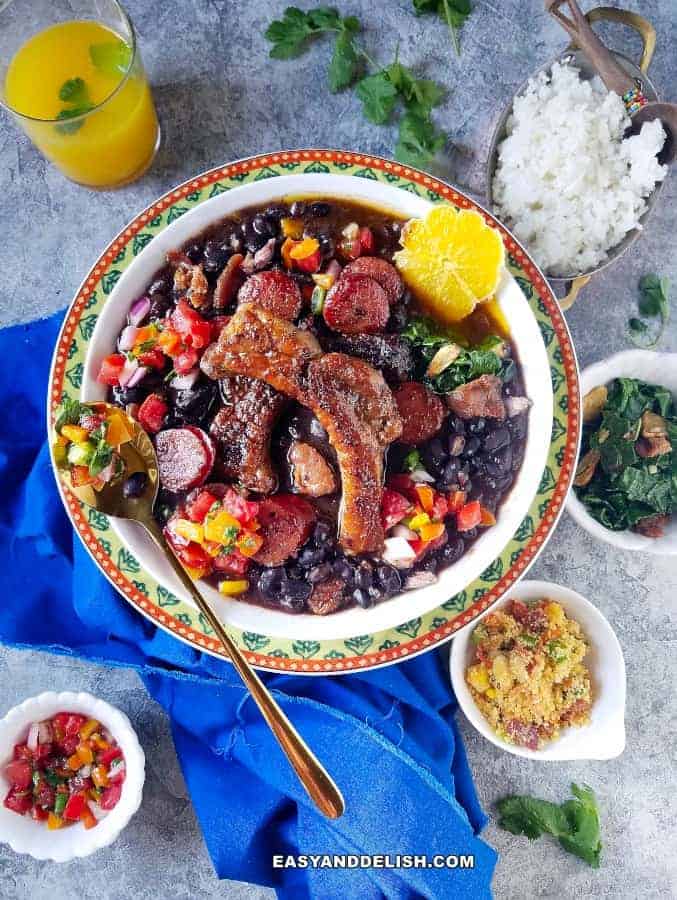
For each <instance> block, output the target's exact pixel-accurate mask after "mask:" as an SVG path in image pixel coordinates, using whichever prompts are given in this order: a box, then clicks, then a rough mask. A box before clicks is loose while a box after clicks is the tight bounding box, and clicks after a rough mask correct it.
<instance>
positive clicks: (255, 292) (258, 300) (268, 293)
mask: <svg viewBox="0 0 677 900" xmlns="http://www.w3.org/2000/svg"><path fill="white" fill-rule="evenodd" d="M237 299H238V301H239V302H240V303H255V304H256V305H257V306H260V307H262V308H263V309H266V310H268V312H271V313H274V315H276V316H279V317H280V318H281V319H288V320H289V321H290V322H291V321H293V320H294V319H295V318H296V317H297V316H298V314H299V313H300V312H301V305H302V303H303V300H302V298H301V291H300V290H299V286H298V284H297V283H296V282H295V281H294V279H293V278H291V277H290V276H289V275H287V274H286V272H279V271H277V270H276V269H268V270H266V271H265V272H256V273H255V274H254V275H251V276H250V277H249V278H248V279H247V280H246V281H245V283H244V284H243V285H242V287H241V288H240V290H239V291H238V293H237Z"/></svg>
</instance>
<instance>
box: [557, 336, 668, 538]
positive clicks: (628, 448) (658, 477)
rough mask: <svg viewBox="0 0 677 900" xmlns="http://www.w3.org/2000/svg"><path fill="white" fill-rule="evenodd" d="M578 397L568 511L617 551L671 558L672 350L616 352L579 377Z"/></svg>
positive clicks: (580, 523) (594, 535)
mask: <svg viewBox="0 0 677 900" xmlns="http://www.w3.org/2000/svg"><path fill="white" fill-rule="evenodd" d="M604 388H606V395H605V393H604V390H603V389H604ZM581 394H582V396H583V397H584V404H583V418H584V425H583V439H582V442H581V449H580V456H579V464H578V470H577V477H576V480H575V482H574V485H575V487H574V488H573V490H572V491H571V493H570V495H569V499H568V501H567V509H568V511H569V512H570V513H571V515H572V516H573V517H574V519H575V520H576V521H577V522H578V524H579V525H581V526H582V527H583V528H585V529H586V530H587V531H588V532H590V534H592V535H593V537H596V538H599V539H600V540H602V541H606V542H607V543H609V544H613V545H614V546H616V547H620V548H622V549H623V550H639V551H641V552H644V553H655V554H658V555H663V556H675V555H677V353H654V352H652V351H650V350H628V351H626V352H624V353H617V354H615V355H614V356H610V357H609V358H608V359H605V360H603V361H602V362H599V363H595V364H594V365H592V366H589V367H588V368H587V369H585V370H584V371H583V372H582V373H581ZM648 400H651V401H652V403H651V409H650V412H651V415H647V414H646V413H647V409H646V404H647V401H648ZM591 470H592V475H591ZM586 480H587V483H583V482H586ZM577 482H578V484H577ZM671 511H673V514H672V515H670V512H671ZM666 516H667V518H665V517H666ZM655 517H661V518H659V519H656V518H655ZM652 520H653V521H652ZM647 526H648V527H647ZM637 529H639V530H637ZM642 532H644V533H642ZM651 532H653V533H654V536H651Z"/></svg>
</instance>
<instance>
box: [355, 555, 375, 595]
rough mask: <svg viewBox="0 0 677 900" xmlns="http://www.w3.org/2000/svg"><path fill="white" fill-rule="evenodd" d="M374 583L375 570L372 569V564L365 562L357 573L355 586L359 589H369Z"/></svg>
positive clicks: (360, 565) (358, 568)
mask: <svg viewBox="0 0 677 900" xmlns="http://www.w3.org/2000/svg"><path fill="white" fill-rule="evenodd" d="M373 581H374V570H373V569H372V567H371V564H370V563H368V562H366V560H365V561H363V562H361V563H360V564H359V566H358V567H357V569H356V571H355V584H356V586H357V587H358V588H364V590H367V588H369V587H371V585H372V583H373Z"/></svg>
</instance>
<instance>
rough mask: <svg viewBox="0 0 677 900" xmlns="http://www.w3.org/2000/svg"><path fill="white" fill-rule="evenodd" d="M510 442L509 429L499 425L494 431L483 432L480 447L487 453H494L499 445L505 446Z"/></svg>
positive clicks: (499, 447) (498, 448)
mask: <svg viewBox="0 0 677 900" xmlns="http://www.w3.org/2000/svg"><path fill="white" fill-rule="evenodd" d="M509 443H510V430H509V429H508V428H507V427H506V426H505V425H501V426H499V427H498V428H497V429H496V430H495V431H491V432H489V434H485V436H484V439H483V440H482V449H483V450H484V451H485V452H487V453H494V452H495V451H496V450H500V449H501V447H506V446H507V445H508V444H509Z"/></svg>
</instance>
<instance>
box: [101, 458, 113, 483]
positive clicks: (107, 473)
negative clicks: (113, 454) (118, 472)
mask: <svg viewBox="0 0 677 900" xmlns="http://www.w3.org/2000/svg"><path fill="white" fill-rule="evenodd" d="M114 475H115V460H113V459H112V460H111V461H110V462H109V463H108V465H107V466H106V467H105V469H101V471H100V472H99V475H98V477H99V479H100V480H101V481H103V482H104V484H108V482H109V481H111V480H112V479H113V476H114Z"/></svg>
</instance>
